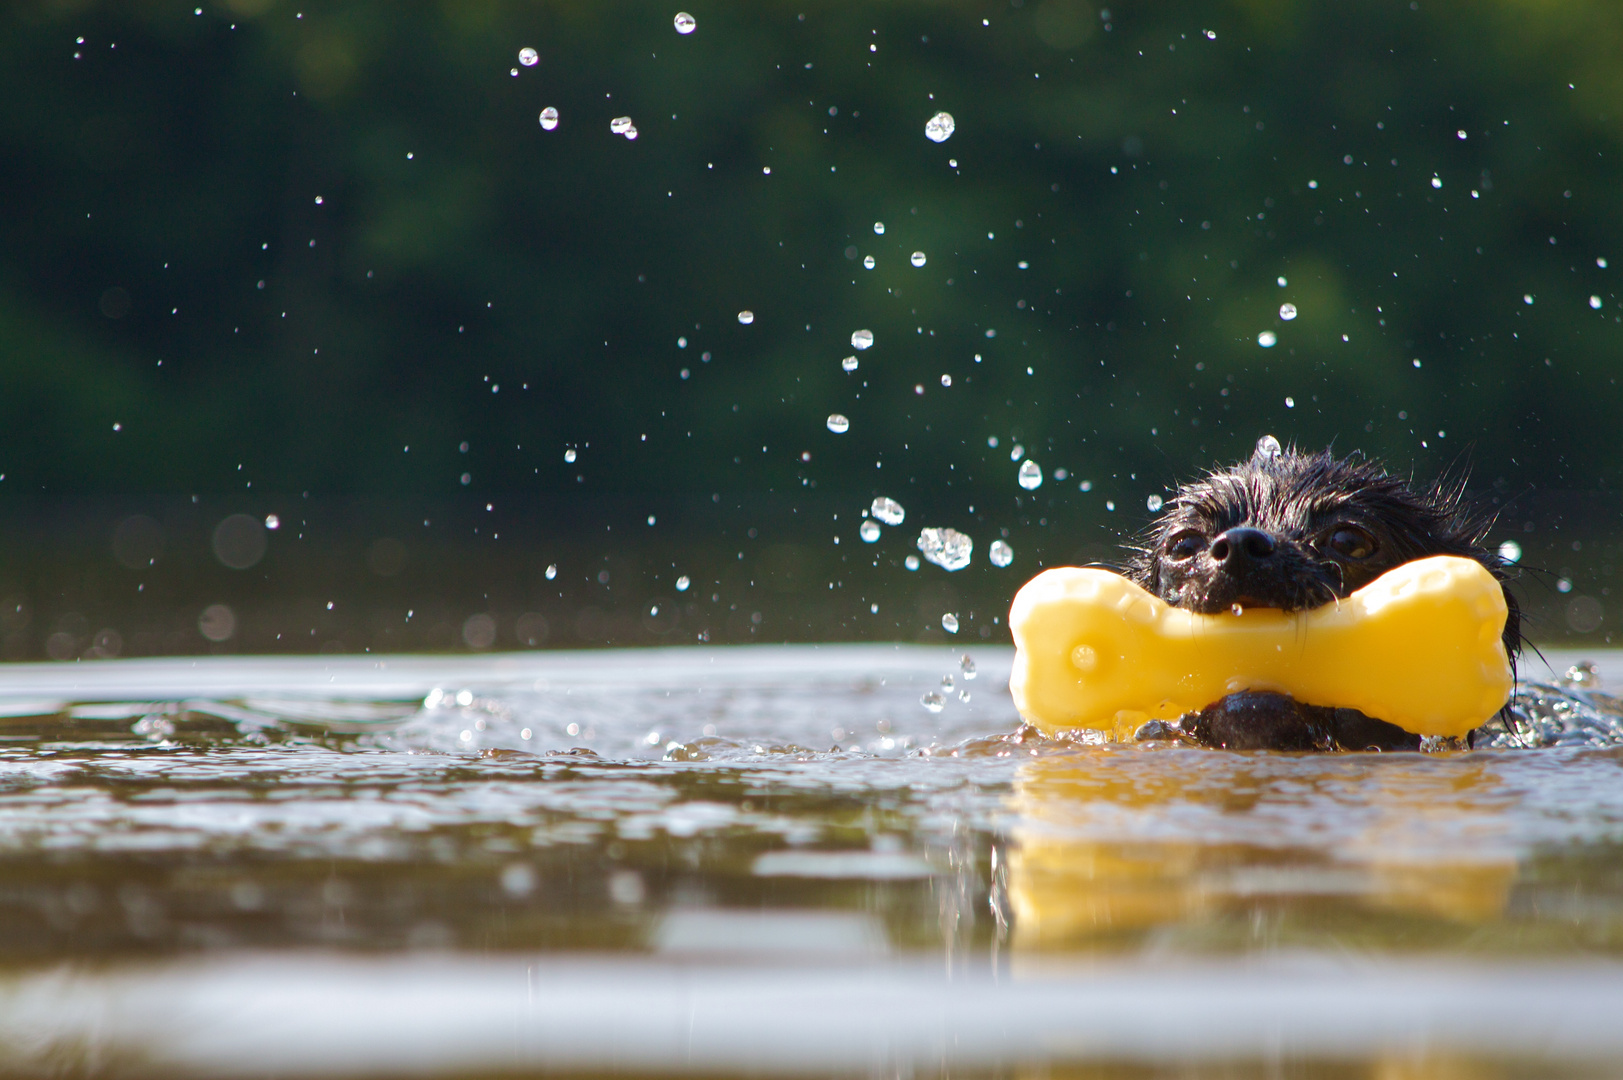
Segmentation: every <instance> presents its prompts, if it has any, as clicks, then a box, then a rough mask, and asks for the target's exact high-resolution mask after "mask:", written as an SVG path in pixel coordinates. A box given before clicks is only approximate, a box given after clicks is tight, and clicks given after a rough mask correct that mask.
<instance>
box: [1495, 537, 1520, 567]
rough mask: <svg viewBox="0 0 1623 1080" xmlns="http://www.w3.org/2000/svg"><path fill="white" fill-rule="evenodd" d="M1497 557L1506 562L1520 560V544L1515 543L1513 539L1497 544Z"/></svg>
mask: <svg viewBox="0 0 1623 1080" xmlns="http://www.w3.org/2000/svg"><path fill="white" fill-rule="evenodd" d="M1499 557H1500V558H1501V559H1503V560H1505V561H1506V562H1507V563H1518V562H1521V561H1522V546H1521V545H1520V544H1518V543H1516V541H1514V540H1506V541H1505V542H1504V543H1503V544H1500V545H1499Z"/></svg>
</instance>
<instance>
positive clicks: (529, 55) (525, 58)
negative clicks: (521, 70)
mask: <svg viewBox="0 0 1623 1080" xmlns="http://www.w3.org/2000/svg"><path fill="white" fill-rule="evenodd" d="M518 62H519V63H521V64H523V65H524V66H525V67H535V65H537V64H539V63H540V62H541V54H540V53H538V52H536V51H535V50H534V49H532V48H530V47H529V46H528V45H526V46H525V47H524V48H522V49H520V50H519V51H518Z"/></svg>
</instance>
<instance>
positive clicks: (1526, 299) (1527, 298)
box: [1522, 293, 1533, 304]
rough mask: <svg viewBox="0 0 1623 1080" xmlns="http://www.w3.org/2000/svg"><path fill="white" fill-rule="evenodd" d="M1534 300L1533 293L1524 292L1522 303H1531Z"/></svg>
mask: <svg viewBox="0 0 1623 1080" xmlns="http://www.w3.org/2000/svg"><path fill="white" fill-rule="evenodd" d="M1532 302H1533V294H1532V293H1522V303H1524V304H1531V303H1532Z"/></svg>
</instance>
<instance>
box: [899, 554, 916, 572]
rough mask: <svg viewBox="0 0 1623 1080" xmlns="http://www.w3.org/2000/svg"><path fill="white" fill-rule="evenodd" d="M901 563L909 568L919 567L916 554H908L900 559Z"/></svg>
mask: <svg viewBox="0 0 1623 1080" xmlns="http://www.w3.org/2000/svg"><path fill="white" fill-rule="evenodd" d="M902 565H903V566H905V567H907V568H908V569H909V570H917V569H918V568H919V557H918V556H917V555H909V556H908V557H907V558H905V559H903V560H902Z"/></svg>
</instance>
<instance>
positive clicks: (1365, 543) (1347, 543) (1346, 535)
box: [1330, 526, 1375, 559]
mask: <svg viewBox="0 0 1623 1080" xmlns="http://www.w3.org/2000/svg"><path fill="white" fill-rule="evenodd" d="M1330 550H1331V551H1333V552H1335V553H1336V554H1337V555H1340V556H1341V557H1342V558H1344V559H1367V558H1369V557H1370V556H1371V555H1373V554H1375V538H1374V537H1373V536H1371V535H1370V534H1369V533H1367V532H1365V531H1364V530H1363V529H1357V528H1353V527H1351V526H1344V527H1342V528H1340V529H1337V530H1336V531H1335V532H1333V533H1331V534H1330Z"/></svg>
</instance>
